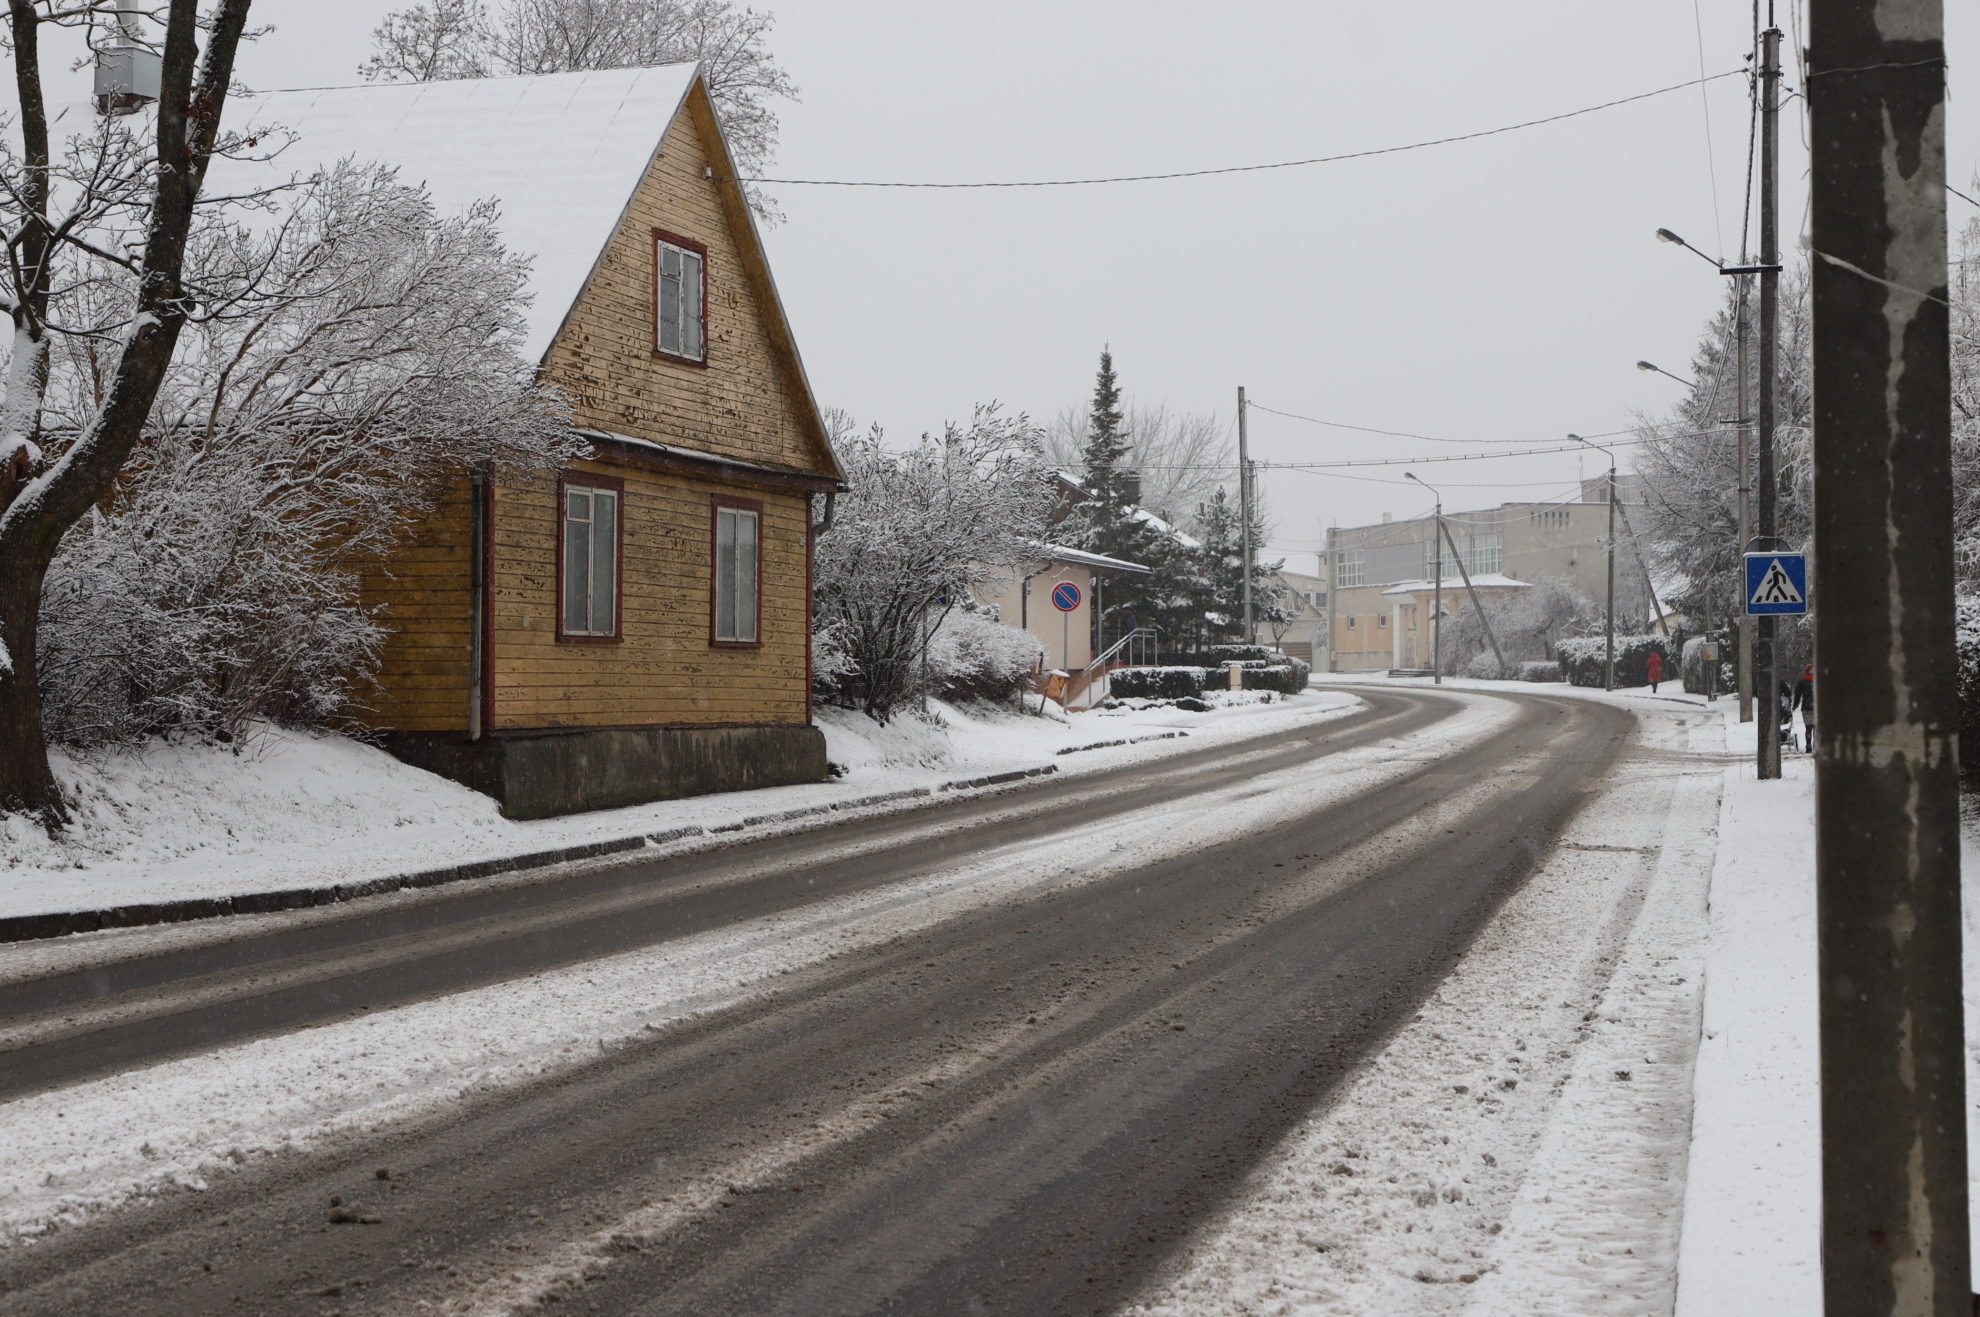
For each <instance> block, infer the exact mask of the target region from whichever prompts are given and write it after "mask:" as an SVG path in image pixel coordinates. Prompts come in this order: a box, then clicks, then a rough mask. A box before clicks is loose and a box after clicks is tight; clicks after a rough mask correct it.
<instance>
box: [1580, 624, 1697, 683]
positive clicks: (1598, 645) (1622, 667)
mask: <svg viewBox="0 0 1980 1317" xmlns="http://www.w3.org/2000/svg"><path fill="white" fill-rule="evenodd" d="M1668 643H1669V642H1667V641H1666V640H1665V638H1664V637H1662V636H1617V637H1616V685H1617V687H1618V688H1620V687H1624V686H1647V685H1649V684H1650V670H1649V663H1650V655H1651V654H1653V653H1656V654H1662V655H1663V656H1664V679H1665V680H1666V681H1668V680H1670V679H1671V677H1672V676H1673V675H1674V674H1673V673H1672V671H1671V669H1672V664H1671V656H1670V651H1669V648H1668ZM1556 650H1557V653H1558V657H1559V660H1560V665H1561V671H1562V673H1563V674H1565V675H1566V677H1567V679H1568V682H1569V684H1570V685H1574V686H1595V687H1600V686H1601V685H1602V684H1603V678H1604V676H1605V675H1606V674H1607V670H1608V644H1607V642H1606V641H1605V640H1604V638H1603V637H1601V636H1573V637H1570V638H1569V639H1567V640H1563V641H1561V642H1560V644H1559V645H1558V646H1556Z"/></svg>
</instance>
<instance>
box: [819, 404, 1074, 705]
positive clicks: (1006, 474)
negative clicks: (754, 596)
mask: <svg viewBox="0 0 1980 1317" xmlns="http://www.w3.org/2000/svg"><path fill="white" fill-rule="evenodd" d="M883 440H884V436H883V435H882V434H881V432H880V430H879V427H877V426H876V427H875V428H874V429H873V431H872V432H871V433H869V434H868V435H866V436H865V437H863V438H859V439H854V440H851V441H842V444H843V446H842V447H841V448H840V450H839V458H840V461H841V463H842V464H843V465H844V467H845V472H846V483H847V484H848V485H849V486H850V487H851V489H850V492H849V493H846V494H842V495H840V497H839V505H838V510H837V515H836V518H835V520H834V522H833V526H832V530H831V532H830V533H829V534H827V535H824V536H821V537H820V538H819V541H818V549H817V560H816V567H815V571H816V586H815V591H814V594H815V598H816V604H817V617H818V627H819V629H820V631H822V632H824V633H826V634H827V635H829V636H830V637H831V649H832V652H833V653H834V654H835V655H836V656H840V661H841V663H842V665H843V671H844V673H845V675H844V676H842V678H841V680H840V686H841V688H842V689H848V690H849V692H850V693H853V694H856V695H857V697H858V698H859V700H860V701H861V703H862V705H863V707H864V708H865V710H866V712H867V713H868V714H869V715H871V716H872V717H873V718H875V719H876V720H878V721H880V722H885V721H886V720H887V719H888V718H889V717H890V716H891V715H892V713H893V711H894V709H895V708H896V707H897V706H898V705H899V704H900V703H901V702H902V701H903V700H906V699H909V698H911V697H913V696H914V695H915V694H916V692H917V689H918V683H919V679H920V674H921V669H922V666H923V657H924V655H925V653H926V651H927V647H928V645H929V641H930V638H931V637H932V636H933V635H934V634H935V633H936V632H937V631H938V629H939V628H940V627H941V624H942V621H943V619H944V618H946V617H947V616H948V614H949V613H950V611H951V610H953V609H954V608H956V607H957V606H958V605H959V604H960V603H961V602H962V600H964V599H965V598H966V597H967V596H968V593H969V590H970V587H971V586H974V585H978V584H981V583H983V582H985V581H990V580H994V579H997V578H998V576H999V574H1000V572H1003V573H1008V571H1009V570H1010V569H1011V567H1012V566H1013V565H1014V564H1017V563H1022V562H1025V561H1028V560H1029V559H1031V558H1032V557H1035V556H1036V554H1037V553H1038V543H1039V541H1040V540H1041V539H1042V538H1043V537H1044V534H1045V524H1046V517H1047V515H1048V513H1049V512H1050V511H1051V508H1052V505H1053V502H1054V499H1055V493H1054V490H1053V487H1052V482H1051V480H1050V479H1049V477H1048V474H1047V471H1046V468H1045V467H1044V465H1043V461H1042V455H1041V451H1040V446H1039V435H1038V431H1037V430H1036V429H1035V428H1034V427H1033V426H1031V424H1030V423H1029V422H1027V421H1026V420H1025V419H1024V418H1023V417H1015V418H1012V417H1004V416H1000V415H998V414H997V412H996V409H995V408H994V407H983V408H979V409H977V412H976V416H975V419H974V420H973V421H972V422H971V423H970V425H969V426H968V427H967V428H964V427H962V426H958V425H951V426H949V427H948V428H947V430H946V431H945V432H944V433H943V434H942V436H941V437H940V438H937V437H935V436H932V435H924V436H922V439H921V442H920V443H918V444H916V445H915V446H914V447H913V448H910V449H907V450H906V451H904V452H893V451H889V450H888V449H887V447H886V446H885V444H884V442H883Z"/></svg>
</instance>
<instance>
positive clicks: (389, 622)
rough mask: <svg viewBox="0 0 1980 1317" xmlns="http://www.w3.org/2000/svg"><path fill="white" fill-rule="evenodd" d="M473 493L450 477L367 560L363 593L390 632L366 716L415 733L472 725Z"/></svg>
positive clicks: (463, 481) (463, 482)
mask: <svg viewBox="0 0 1980 1317" xmlns="http://www.w3.org/2000/svg"><path fill="white" fill-rule="evenodd" d="M472 508H473V496H472V493H471V492H470V490H469V488H468V482H467V480H466V479H461V480H458V481H455V482H453V483H451V484H450V485H449V486H448V488H447V489H446V491H445V492H444V493H443V494H442V495H441V497H440V501H439V504H438V506H437V507H435V508H434V510H433V512H432V513H431V514H430V515H429V516H427V517H426V518H425V519H423V520H422V521H421V522H420V524H419V526H418V527H417V528H416V529H415V530H414V531H413V533H412V534H411V535H410V536H409V537H408V538H407V539H406V541H405V542H404V543H403V544H402V545H401V546H400V547H399V548H398V549H397V550H395V551H394V552H393V553H392V555H391V557H390V559H389V560H388V561H385V562H379V563H370V564H366V565H365V567H364V568H363V571H362V581H363V590H362V595H361V598H362V600H363V602H364V603H365V605H366V606H368V607H371V608H375V609H377V610H378V611H377V617H378V620H379V621H380V622H381V623H383V624H384V626H385V628H386V631H387V635H386V640H385V649H384V653H383V656H382V661H381V663H380V665H379V670H378V685H379V689H377V690H375V691H372V692H370V693H369V695H368V696H367V698H366V700H365V702H366V703H367V704H368V705H370V708H369V710H368V711H367V712H366V713H365V714H364V721H366V722H368V723H370V724H371V725H373V726H375V727H392V728H398V729H400V730H403V731H411V732H451V731H460V732H465V731H466V730H467V725H468V698H469V691H470V688H471V685H472V665H473V661H474V659H473V652H474V646H473V637H472V636H471V635H470V627H471V625H472V621H473V615H474V601H473V600H472V599H471V598H470V594H471V591H472V584H471V583H472V580H473V575H472V572H471V570H470V567H471V564H470V562H469V553H470V550H471V547H472V543H473V535H474V531H473V526H472V516H471V513H472Z"/></svg>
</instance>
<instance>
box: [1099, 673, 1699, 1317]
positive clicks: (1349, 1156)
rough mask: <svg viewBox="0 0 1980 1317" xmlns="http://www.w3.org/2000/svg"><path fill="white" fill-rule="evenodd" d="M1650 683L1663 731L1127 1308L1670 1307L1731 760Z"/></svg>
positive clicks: (1649, 720) (1649, 721) (1575, 1315)
mask: <svg viewBox="0 0 1980 1317" xmlns="http://www.w3.org/2000/svg"><path fill="white" fill-rule="evenodd" d="M1452 684H1453V683H1446V685H1452ZM1465 685H1469V683H1465ZM1487 688H1491V687H1489V686H1488V687H1487ZM1498 689H1504V687H1503V686H1501V687H1498ZM1548 689H1549V691H1550V693H1551V691H1552V690H1553V689H1557V688H1548ZM1633 703H1634V702H1633ZM1636 707H1637V708H1638V712H1639V713H1640V714H1641V715H1642V718H1643V726H1644V739H1645V741H1646V742H1647V749H1646V750H1644V751H1643V752H1641V753H1638V754H1635V755H1633V756H1632V757H1631V758H1630V759H1628V760H1626V761H1625V762H1624V764H1623V765H1622V766H1621V768H1620V769H1619V770H1618V772H1617V773H1616V774H1615V775H1614V776H1613V777H1612V778H1611V779H1610V780H1608V781H1607V782H1606V783H1604V784H1602V788H1603V789H1602V794H1601V795H1600V796H1599V798H1598V799H1596V800H1595V801H1594V802H1593V803H1592V804H1591V805H1590V806H1589V807H1588V808H1587V810H1586V811H1585V812H1584V813H1583V814H1582V815H1580V816H1579V817H1578V818H1577V819H1576V820H1575V822H1574V823H1573V824H1572V825H1571V826H1570V828H1569V830H1568V832H1567V834H1566V836H1565V837H1564V839H1563V841H1562V844H1561V845H1560V846H1558V847H1557V848H1556V849H1555V850H1554V852H1553V853H1552V854H1551V855H1550V856H1549V857H1548V858H1547V859H1546V861H1545V862H1544V863H1543V864H1542V866H1541V867H1540V868H1539V869H1538V870H1537V871H1536V872H1535V874H1534V875H1533V877H1532V878H1531V879H1530V880H1529V881H1528V882H1527V883H1526V884H1525V885H1524V886H1523V887H1522V888H1521V889H1520V890H1519V891H1518V892H1517V893H1515V894H1514V895H1513V896H1512V897H1511V898H1510V899H1509V900H1508V901H1507V903H1506V905H1505V906H1504V907H1503V908H1502V909H1501V910H1500V912H1499V913H1498V914H1497V915H1496V916H1495V917H1494V918H1493V920H1492V921H1491V922H1490V923H1489V924H1488V925H1487V927H1486V928H1485V929H1484V930H1483V931H1482V932H1481V934H1480V936H1479V938H1478V940H1477V941H1476V943H1474V945H1473V947H1472V949H1471V950H1470V952H1469V953H1468V954H1467V955H1466V957H1465V958H1464V960H1463V961H1462V962H1460V964H1459V965H1458V967H1457V969H1456V970H1455V971H1454V972H1453V974H1452V975H1451V977H1450V978H1449V979H1447V980H1446V981H1445V983H1444V984H1443V985H1442V986H1441V987H1440V988H1439V989H1438V991H1437V992H1435V993H1434V994H1433V995H1432V997H1431V998H1430V999H1429V1000H1428V1001H1427V1002H1426V1003H1425V1004H1424V1007H1423V1008H1422V1010H1421V1012H1420V1013H1419V1014H1418V1015H1417V1017H1416V1019H1415V1020H1414V1021H1413V1022H1411V1023H1410V1024H1408V1025H1406V1026H1404V1028H1403V1029H1402V1030H1401V1031H1400V1032H1399V1033H1398V1035H1397V1036H1396V1037H1395V1038H1394V1039H1393V1040H1392V1041H1391V1042H1390V1044H1389V1045H1388V1046H1387V1047H1386V1048H1385V1049H1384V1050H1383V1051H1382V1052H1381V1054H1380V1055H1379V1056H1378V1057H1376V1058H1375V1059H1374V1060H1373V1062H1372V1063H1371V1064H1370V1065H1369V1066H1368V1067H1367V1069H1366V1070H1364V1071H1363V1073H1362V1074H1361V1075H1360V1076H1358V1077H1357V1078H1356V1079H1355V1080H1353V1081H1352V1082H1351V1083H1350V1084H1349V1085H1348V1086H1347V1087H1346V1089H1344V1090H1343V1091H1342V1092H1341V1093H1340V1094H1339V1095H1338V1096H1337V1097H1336V1098H1335V1099H1334V1100H1333V1101H1332V1102H1331V1103H1330V1104H1328V1105H1327V1106H1326V1107H1324V1108H1323V1109H1321V1110H1319V1111H1317V1112H1315V1113H1314V1114H1313V1115H1312V1116H1311V1117H1309V1119H1308V1120H1307V1121H1306V1123H1305V1124H1304V1125H1303V1126H1302V1127H1301V1128H1299V1129H1298V1130H1296V1131H1295V1132H1294V1133H1293V1134H1292V1135H1290V1136H1289V1137H1288V1139H1287V1141H1286V1143H1285V1144H1284V1145H1283V1146H1282V1148H1281V1149H1280V1151H1279V1152H1278V1154H1277V1155H1276V1156H1275V1157H1273V1158H1272V1159H1270V1160H1269V1161H1268V1162H1267V1163H1266V1164H1265V1165H1263V1166H1262V1167H1261V1168H1260V1169H1259V1170H1258V1171H1257V1172H1256V1173H1255V1174H1254V1175H1253V1177H1252V1179H1251V1181H1250V1182H1249V1184H1248V1185H1247V1187H1246V1188H1245V1189H1244V1190H1243V1191H1241V1193H1240V1194H1239V1195H1238V1197H1237V1199H1236V1200H1235V1201H1234V1203H1233V1204H1232V1206H1231V1207H1230V1208H1229V1209H1228V1211H1227V1213H1226V1214H1225V1215H1224V1216H1223V1217H1222V1218H1221V1219H1219V1220H1218V1221H1215V1222H1213V1223H1211V1224H1209V1225H1208V1226H1206V1227H1205V1229H1204V1230H1203V1231H1202V1232H1201V1233H1200V1234H1199V1236H1198V1237H1197V1239H1196V1240H1195V1241H1194V1243H1193V1244H1192V1246H1191V1247H1190V1248H1189V1249H1187V1250H1186V1251H1185V1252H1184V1253H1183V1254H1182V1255H1180V1256H1179V1258H1178V1259H1177V1261H1176V1263H1175V1264H1174V1266H1173V1268H1172V1269H1171V1271H1170V1272H1169V1273H1168V1274H1167V1275H1166V1276H1164V1277H1162V1278H1159V1279H1158V1280H1157V1281H1156V1283H1155V1284H1154V1285H1153V1286H1152V1287H1151V1288H1150V1289H1149V1291H1148V1292H1146V1293H1145V1294H1143V1295H1142V1296H1141V1298H1140V1300H1139V1301H1138V1302H1137V1303H1136V1304H1135V1305H1133V1306H1132V1307H1131V1308H1130V1309H1129V1310H1128V1311H1129V1312H1130V1313H1132V1314H1135V1317H1183V1315H1184V1314H1188V1315H1189V1317H1198V1315H1203V1317H1217V1315H1221V1314H1239V1313H1243V1314H1308V1313H1344V1314H1348V1313H1376V1312H1379V1313H1383V1314H1385V1317H1386V1315H1388V1314H1396V1315H1398V1317H1402V1315H1408V1314H1446V1313H1460V1312H1475V1313H1478V1314H1481V1315H1482V1314H1492V1315H1493V1317H1500V1315H1504V1317H1511V1315H1513V1314H1519V1315H1521V1317H1525V1315H1527V1314H1537V1313H1556V1314H1563V1315H1565V1317H1596V1315H1597V1314H1610V1313H1614V1314H1638V1313H1645V1312H1655V1311H1668V1310H1669V1304H1670V1297H1671V1289H1672V1286H1673V1282H1674V1274H1675V1268H1674V1265H1673V1263H1674V1261H1675V1256H1676V1251H1677V1246H1678V1225H1679V1220H1678V1208H1679V1205H1680V1200H1681V1196H1682V1193H1683V1175H1684V1168H1685V1162H1686V1155H1685V1154H1686V1134H1687V1129H1688V1117H1689V1111H1688V1096H1689V1084H1690V1075H1691V1058H1692V1049H1693V1047H1694V1045H1695V1040H1696V1038H1697V1018H1698V996H1699V992H1700V972H1699V971H1700V963H1699V962H1700V958H1701V954H1702V950H1703V934H1704V931H1705V914H1704V900H1705V883H1706V878H1707V875H1708V874H1709V872H1710V855H1711V850H1712V845H1713V832H1714V825H1715V823H1716V821H1717V810H1716V798H1717V795H1718V790H1719V778H1720V773H1719V769H1718V767H1717V765H1716V764H1715V763H1713V762H1711V761H1710V760H1707V761H1705V762H1702V763H1701V762H1698V761H1696V760H1694V759H1692V757H1691V755H1690V752H1689V729H1690V727H1691V725H1693V724H1695V723H1696V722H1697V721H1698V716H1697V715H1696V714H1694V713H1691V712H1689V711H1682V710H1679V709H1674V708H1664V707H1657V706H1650V707H1645V706H1642V705H1640V704H1639V705H1636Z"/></svg>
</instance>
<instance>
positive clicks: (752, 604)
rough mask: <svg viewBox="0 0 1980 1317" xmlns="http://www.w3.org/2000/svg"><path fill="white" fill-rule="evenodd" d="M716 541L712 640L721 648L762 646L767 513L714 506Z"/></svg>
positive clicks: (737, 504) (730, 504)
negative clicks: (764, 529) (764, 541)
mask: <svg viewBox="0 0 1980 1317" xmlns="http://www.w3.org/2000/svg"><path fill="white" fill-rule="evenodd" d="M745 531H746V532H747V534H745ZM714 541H715V554H714V563H713V567H714V587H713V589H714V600H713V604H712V607H711V608H710V618H709V626H710V632H709V634H710V638H711V639H712V640H713V641H714V643H715V644H717V645H760V644H762V643H763V635H762V630H763V509H762V508H761V507H760V506H755V505H751V504H745V503H742V502H741V501H740V500H723V501H721V502H718V503H716V504H715V536H714Z"/></svg>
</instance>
